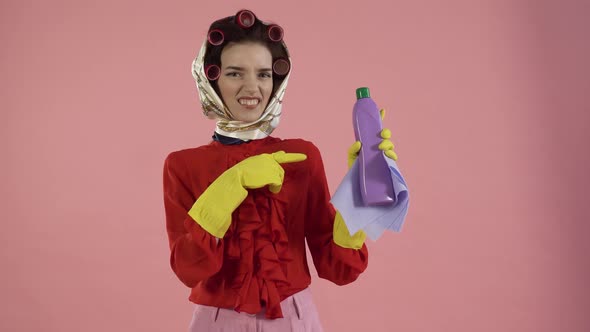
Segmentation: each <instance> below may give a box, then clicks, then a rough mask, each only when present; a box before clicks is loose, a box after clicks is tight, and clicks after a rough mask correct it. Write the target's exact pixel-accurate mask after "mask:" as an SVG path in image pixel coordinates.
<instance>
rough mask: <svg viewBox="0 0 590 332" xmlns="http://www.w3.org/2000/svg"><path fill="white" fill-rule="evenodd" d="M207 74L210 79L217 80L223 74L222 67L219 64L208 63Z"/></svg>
mask: <svg viewBox="0 0 590 332" xmlns="http://www.w3.org/2000/svg"><path fill="white" fill-rule="evenodd" d="M205 75H206V76H207V79H208V80H209V81H215V80H217V79H218V78H219V76H221V68H219V66H218V65H208V66H207V67H205Z"/></svg>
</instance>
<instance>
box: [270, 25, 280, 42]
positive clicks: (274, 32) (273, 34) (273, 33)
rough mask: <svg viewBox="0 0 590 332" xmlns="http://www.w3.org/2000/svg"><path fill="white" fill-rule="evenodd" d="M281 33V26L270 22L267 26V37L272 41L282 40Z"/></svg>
mask: <svg viewBox="0 0 590 332" xmlns="http://www.w3.org/2000/svg"><path fill="white" fill-rule="evenodd" d="M283 33H284V32H283V28H281V27H280V26H278V25H276V24H271V25H269V26H268V29H267V34H268V39H270V40H272V41H273V42H280V41H281V40H283Z"/></svg>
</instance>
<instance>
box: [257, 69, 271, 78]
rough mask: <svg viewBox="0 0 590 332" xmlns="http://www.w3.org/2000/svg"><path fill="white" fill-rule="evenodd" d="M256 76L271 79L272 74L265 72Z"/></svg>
mask: <svg viewBox="0 0 590 332" xmlns="http://www.w3.org/2000/svg"><path fill="white" fill-rule="evenodd" d="M258 76H259V77H263V78H271V77H272V74H271V73H270V72H267V71H266V72H263V73H260V74H259V75H258Z"/></svg>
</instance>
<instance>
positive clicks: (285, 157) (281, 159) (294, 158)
mask: <svg viewBox="0 0 590 332" xmlns="http://www.w3.org/2000/svg"><path fill="white" fill-rule="evenodd" d="M272 156H273V157H274V158H275V160H276V162H277V163H279V164H286V163H295V162H298V161H304V160H305V159H307V155H305V154H304V153H285V152H284V151H279V152H275V153H273V154H272Z"/></svg>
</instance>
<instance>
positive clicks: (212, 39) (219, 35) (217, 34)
mask: <svg viewBox="0 0 590 332" xmlns="http://www.w3.org/2000/svg"><path fill="white" fill-rule="evenodd" d="M224 39H225V35H224V34H223V31H221V30H219V29H213V30H211V31H209V34H208V35H207V40H208V41H209V43H210V44H211V45H215V46H218V45H221V44H223V40H224Z"/></svg>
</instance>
